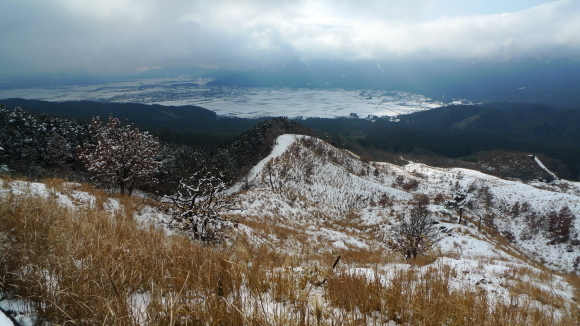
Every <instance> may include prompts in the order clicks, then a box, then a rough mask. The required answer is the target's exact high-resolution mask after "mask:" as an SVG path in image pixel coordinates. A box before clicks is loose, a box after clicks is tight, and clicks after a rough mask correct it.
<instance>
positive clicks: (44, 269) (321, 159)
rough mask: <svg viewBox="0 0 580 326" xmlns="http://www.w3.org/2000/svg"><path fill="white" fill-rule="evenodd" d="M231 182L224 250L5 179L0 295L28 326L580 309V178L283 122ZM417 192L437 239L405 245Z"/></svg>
mask: <svg viewBox="0 0 580 326" xmlns="http://www.w3.org/2000/svg"><path fill="white" fill-rule="evenodd" d="M537 162H538V163H541V162H539V161H537ZM229 193H230V194H231V195H232V196H233V197H234V198H235V200H236V201H237V202H238V206H241V207H243V210H242V211H235V212H231V213H230V214H228V216H227V217H228V218H230V219H236V220H238V221H239V224H238V225H237V228H234V229H232V230H231V232H229V233H228V234H227V236H228V238H227V241H225V242H224V243H222V244H221V245H219V247H216V246H209V245H203V244H200V243H199V242H197V241H192V240H191V239H188V238H186V237H185V236H184V235H183V234H182V233H181V232H180V230H179V229H177V228H172V227H171V225H174V224H172V223H169V221H170V219H171V217H170V216H168V215H166V214H164V213H163V212H162V211H161V210H160V203H158V202H156V201H154V200H152V199H140V198H136V197H128V196H110V195H107V194H106V193H104V192H103V191H100V190H96V189H94V188H91V187H89V186H86V185H82V184H77V183H71V182H66V181H64V180H47V181H46V182H45V183H42V184H41V183H31V182H24V181H16V180H11V179H0V275H4V277H3V278H2V279H1V281H0V298H1V299H0V307H2V308H3V309H4V310H6V311H9V314H10V315H11V316H13V317H15V318H17V320H18V321H19V322H20V323H22V324H24V325H33V324H38V323H50V324H67V323H72V324H74V323H77V324H83V323H87V322H88V323H98V324H103V325H127V324H131V325H165V324H175V325H177V324H180V325H190V324H203V325H215V324H226V325H248V324H256V325H389V326H394V325H433V324H435V325H441V324H445V325H495V326H500V325H502V326H503V325H562V326H569V325H577V323H578V320H579V316H580V305H579V299H578V298H579V297H580V295H579V294H580V280H579V279H578V277H577V273H578V271H579V268H578V263H577V261H578V258H577V257H579V256H580V250H579V247H580V246H579V245H578V226H579V221H578V216H579V215H580V185H579V184H578V183H572V182H568V181H565V180H558V179H556V180H555V181H553V182H551V183H545V182H539V181H534V182H530V183H522V182H518V181H507V180H503V179H499V178H495V177H492V176H489V175H485V174H482V173H479V172H474V171H471V170H465V169H441V168H432V167H429V166H426V165H423V164H417V163H409V164H407V165H405V166H396V165H392V164H387V163H373V162H366V161H363V160H361V159H360V158H359V157H358V156H357V155H355V154H353V153H351V152H348V151H346V150H342V149H337V148H335V147H333V146H331V145H329V144H328V143H325V142H323V141H321V140H319V139H316V138H312V137H309V136H303V135H293V134H285V135H282V136H279V137H277V138H276V140H275V145H274V147H273V149H272V151H271V153H270V154H269V155H268V156H267V157H266V158H264V159H263V160H261V161H260V162H259V163H258V164H256V165H255V166H254V167H253V168H252V169H251V170H250V171H249V173H248V175H247V177H246V178H245V180H244V181H242V182H241V183H239V184H237V185H235V186H234V187H233V188H231V189H230V190H229ZM458 198H459V199H462V200H459V199H458ZM453 202H454V203H455V204H456V205H455V206H456V207H457V208H458V207H461V208H462V214H461V216H462V223H458V221H457V218H458V214H459V210H458V209H454V208H453V207H452V206H453V205H450V203H453ZM421 203H423V204H424V205H426V206H423V207H425V208H427V209H428V215H429V216H430V217H432V218H433V220H434V221H433V222H431V221H430V223H429V227H431V228H432V229H433V230H434V231H435V234H434V237H433V241H432V242H433V244H434V246H433V247H430V248H427V249H426V250H425V251H424V252H422V253H423V255H421V254H420V255H418V256H417V257H416V258H414V259H413V258H411V259H405V257H404V255H402V254H401V253H402V252H401V251H400V250H398V248H397V247H396V246H394V245H393V244H396V241H397V236H398V234H399V232H400V230H402V228H401V227H400V226H401V223H402V221H403V220H404V218H406V217H409V216H411V217H412V216H413V214H414V213H415V212H416V210H415V209H416V208H417V207H419V205H421ZM480 220H481V225H480V223H479V222H480ZM566 223H568V224H566ZM168 321H169V322H168Z"/></svg>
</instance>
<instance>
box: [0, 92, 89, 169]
mask: <svg viewBox="0 0 580 326" xmlns="http://www.w3.org/2000/svg"><path fill="white" fill-rule="evenodd" d="M86 136H87V132H86V126H85V125H83V124H79V123H77V122H76V121H74V120H72V119H64V118H55V117H51V116H48V115H37V114H34V113H32V112H27V111H24V110H22V109H21V108H18V107H17V108H15V109H14V110H9V109H8V108H6V106H4V105H3V104H2V103H0V162H2V163H5V164H9V165H11V166H12V168H14V169H17V170H22V168H23V167H26V168H31V167H42V168H46V167H71V166H72V165H73V164H75V162H76V160H75V151H76V147H77V146H78V145H80V144H81V143H82V142H83V141H85V140H86ZM23 172H25V171H23Z"/></svg>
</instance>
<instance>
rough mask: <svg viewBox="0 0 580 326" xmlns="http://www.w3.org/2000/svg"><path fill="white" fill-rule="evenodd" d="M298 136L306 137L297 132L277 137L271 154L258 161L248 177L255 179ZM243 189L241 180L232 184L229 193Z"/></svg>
mask: <svg viewBox="0 0 580 326" xmlns="http://www.w3.org/2000/svg"><path fill="white" fill-rule="evenodd" d="M298 137H305V136H301V135H295V134H285V135H281V136H278V138H276V141H275V142H274V147H273V148H272V152H270V154H269V155H268V156H266V157H265V158H263V159H262V160H261V161H260V162H258V164H256V165H255V166H254V167H253V168H252V169H251V170H250V172H249V173H248V176H247V178H248V179H249V180H254V179H255V178H256V175H258V173H260V172H261V171H262V170H263V169H264V167H265V166H266V164H267V163H268V162H269V161H270V160H272V159H273V158H276V157H279V156H280V155H282V154H283V153H284V152H285V151H286V149H288V147H290V145H292V144H293V143H294V141H296V139H297V138H298ZM241 189H242V182H239V183H237V184H235V185H234V186H232V187H231V188H230V189H228V193H235V192H238V191H240V190H241Z"/></svg>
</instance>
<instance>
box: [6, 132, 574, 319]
mask: <svg viewBox="0 0 580 326" xmlns="http://www.w3.org/2000/svg"><path fill="white" fill-rule="evenodd" d="M248 179H249V184H250V189H249V190H244V191H240V190H241V188H242V185H237V186H235V187H234V188H232V189H231V191H232V193H236V196H237V199H238V200H239V201H240V204H241V206H243V207H244V210H243V211H242V212H238V213H234V216H236V217H237V218H240V220H241V224H240V226H239V228H238V229H237V231H236V232H239V234H240V235H243V236H247V237H248V239H249V240H250V241H253V242H254V243H255V244H257V245H267V246H270V247H271V248H273V249H274V250H280V251H284V252H286V253H289V254H296V255H300V253H302V252H304V250H309V251H311V252H319V253H332V254H333V255H342V256H343V257H349V254H352V253H356V252H358V251H364V250H369V252H370V251H372V250H377V249H378V251H384V252H387V251H389V249H388V248H387V245H386V244H385V241H384V240H385V238H386V237H388V236H389V233H390V232H391V231H392V226H393V224H394V223H396V220H397V218H398V217H399V216H402V215H404V214H406V212H407V211H408V209H409V205H410V201H411V200H412V199H413V195H415V194H419V193H421V194H426V195H428V196H429V198H431V199H433V198H435V197H436V195H438V194H441V195H443V197H446V198H450V196H452V195H453V194H454V193H455V192H463V193H466V194H467V199H466V201H470V202H472V205H471V206H470V207H469V209H466V212H465V215H464V216H465V217H467V218H468V219H469V222H468V223H467V224H466V225H460V224H457V223H455V222H454V221H455V219H456V214H455V213H454V212H451V211H448V210H446V209H445V208H444V207H443V205H442V203H441V202H439V203H436V202H434V201H431V203H430V205H429V209H430V210H431V211H432V212H433V215H434V217H435V218H436V219H437V220H438V221H439V224H437V227H438V228H439V230H440V232H439V236H440V241H439V242H438V245H437V247H436V248H435V250H434V252H433V255H434V257H435V258H434V261H433V262H432V263H430V264H427V265H425V266H415V265H412V264H407V263H404V261H402V260H401V259H399V260H393V261H384V262H382V263H378V264H372V265H364V264H353V263H352V262H349V261H348V258H345V259H344V261H343V262H341V264H340V265H339V267H338V268H337V271H336V272H337V273H343V274H350V275H359V276H364V277H367V278H368V279H370V280H373V279H377V278H378V279H379V280H380V281H381V282H382V283H383V284H384V285H385V286H388V284H389V282H391V281H392V280H393V278H394V277H396V275H397V273H399V272H405V271H412V272H413V273H415V274H416V275H421V274H422V273H430V272H431V271H432V269H433V268H435V269H436V270H439V271H441V273H448V274H449V275H451V276H450V281H449V282H450V286H451V288H452V289H454V290H457V291H461V290H464V289H469V290H473V291H475V290H476V289H481V290H482V291H484V293H485V294H486V295H487V298H488V300H489V302H490V303H492V302H497V301H498V300H506V301H507V300H510V298H513V297H514V296H517V297H518V298H519V299H520V300H529V302H531V304H532V305H535V306H537V307H539V308H542V307H545V303H543V302H541V301H538V300H537V299H536V298H533V297H529V296H526V294H520V293H519V292H518V291H519V290H518V287H520V286H521V284H523V283H529V284H533V285H534V286H538V287H539V288H541V289H542V290H544V291H545V292H546V293H549V294H550V295H553V296H555V297H558V298H561V299H562V300H564V301H565V302H569V303H571V304H573V303H572V302H573V297H574V291H575V289H574V288H573V287H572V286H571V285H570V284H569V283H567V282H566V280H565V279H564V278H563V277H560V276H558V275H556V274H552V275H550V276H549V277H546V276H545V275H546V274H547V273H546V272H545V270H543V269H541V268H539V267H538V266H539V265H544V266H547V267H549V268H552V269H554V270H560V271H566V272H574V271H576V272H577V271H578V269H577V268H575V267H573V261H574V260H575V259H576V257H578V256H580V248H578V247H579V246H573V245H569V244H555V245H550V244H548V239H547V237H546V233H545V232H544V231H541V232H538V233H537V234H533V235H531V236H530V235H527V234H526V229H525V223H526V222H525V219H526V216H527V215H526V214H527V213H524V212H522V213H521V214H520V215H516V216H513V215H512V212H511V210H512V207H513V206H514V204H516V203H519V204H520V205H522V204H523V203H528V204H529V207H530V209H531V210H534V211H535V212H537V213H538V214H547V213H548V212H549V211H551V210H555V211H558V210H560V209H561V208H562V207H564V206H568V207H569V208H570V211H571V212H572V213H573V214H575V216H576V220H575V228H574V229H573V230H572V237H573V238H577V236H578V235H577V230H578V227H579V226H580V221H579V220H578V218H579V216H580V197H579V196H578V194H577V193H576V190H574V189H576V187H577V184H576V183H569V182H567V181H565V180H556V181H555V182H553V183H552V184H542V183H540V182H533V183H530V184H525V183H523V182H519V181H513V180H503V179H499V178H496V177H493V176H489V175H486V174H483V173H479V172H475V171H471V170H466V169H443V168H433V167H429V166H426V165H423V164H418V163H409V164H408V165H405V166H396V165H392V164H388V163H372V162H363V161H361V160H360V158H359V157H358V156H356V155H355V154H353V153H351V152H348V151H345V150H341V149H337V148H334V147H332V146H330V145H328V144H327V143H324V142H322V141H320V140H318V139H314V138H309V137H306V136H299V135H283V136H280V137H279V138H278V139H277V141H276V145H275V146H274V148H273V150H272V152H271V154H270V155H269V156H268V157H266V158H264V159H263V160H262V161H261V162H260V163H259V164H257V165H256V166H255V167H254V169H252V170H251V171H250V173H249V175H248ZM0 181H1V180H0ZM413 181H415V182H416V185H415V186H413V187H409V185H410V184H412V183H413ZM77 188H78V185H77V184H72V183H71V184H69V185H68V186H67V187H65V189H66V191H63V192H56V193H55V192H54V191H52V190H51V188H50V187H47V186H46V185H44V184H40V183H28V182H21V181H12V182H11V184H10V185H9V186H6V185H0V195H1V194H2V192H4V193H5V192H7V191H10V192H12V193H14V194H18V195H39V196H44V197H47V196H49V195H50V196H52V197H54V198H57V200H58V201H59V202H60V203H61V204H62V205H66V206H70V207H75V206H78V205H81V206H84V207H92V205H95V204H94V202H95V200H94V198H93V197H92V196H91V195H89V194H87V193H83V192H82V191H80V190H78V189H77ZM483 189H485V191H486V192H488V193H489V194H491V197H490V198H491V199H490V202H489V203H488V204H486V205H484V204H483V203H482V201H483V198H482V194H483V193H484V191H483ZM104 205H105V207H106V208H107V209H108V210H109V211H111V212H114V211H115V210H119V209H121V207H120V205H119V203H118V202H117V201H115V200H114V199H111V200H109V201H107V202H105V203H104ZM524 206H525V205H524ZM486 213H493V214H495V215H496V216H497V217H496V220H495V223H496V227H497V229H498V231H500V232H501V231H507V230H509V231H510V232H511V233H512V234H513V235H514V241H513V242H512V243H507V242H506V241H502V239H500V238H498V236H497V235H495V234H491V233H487V232H486V231H483V230H478V225H477V221H478V217H479V216H481V215H483V214H486ZM135 216H136V217H137V218H138V219H139V220H142V221H145V222H151V221H159V220H163V219H166V218H167V217H166V216H164V215H163V214H162V213H159V212H157V211H156V210H155V209H154V208H153V207H145V208H143V209H142V210H141V211H140V212H138V213H137V212H136V215H135ZM542 216H543V215H542ZM252 221H253V222H255V223H261V225H262V226H264V227H262V228H256V227H253V226H252V225H258V224H252V223H249V222H252ZM276 229H278V230H279V231H276ZM234 238H235V237H234ZM526 256H527V258H526ZM534 261H535V262H534ZM522 271H523V272H522ZM293 272H295V273H303V272H304V269H303V268H302V267H296V268H295V270H294V271H293ZM542 275H543V276H542ZM320 291H321V290H320ZM320 291H318V290H313V291H312V292H309V295H310V296H311V298H312V300H318V301H320V302H322V304H324V302H323V301H324V299H323V293H322V292H320ZM129 300H131V301H130V302H131V306H132V307H133V310H134V312H135V314H136V315H139V314H143V313H144V311H145V308H146V306H147V304H148V294H147V293H142V294H135V295H133V296H131V297H130V299H129ZM264 302H265V304H264V307H263V308H262V309H264V311H265V312H272V311H278V310H279V309H289V308H288V307H282V306H281V304H280V303H278V302H276V300H274V299H273V298H269V297H268V294H264ZM248 309H250V310H251V309H252V307H248ZM546 309H548V310H549V309H551V308H546ZM548 310H547V311H548Z"/></svg>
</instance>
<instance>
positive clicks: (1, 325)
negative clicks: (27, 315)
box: [0, 311, 14, 326]
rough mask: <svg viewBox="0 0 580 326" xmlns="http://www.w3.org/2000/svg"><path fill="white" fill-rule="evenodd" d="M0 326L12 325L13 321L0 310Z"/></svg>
mask: <svg viewBox="0 0 580 326" xmlns="http://www.w3.org/2000/svg"><path fill="white" fill-rule="evenodd" d="M0 326H14V323H13V322H12V321H11V320H10V319H9V318H8V317H6V315H4V313H3V312H1V311H0Z"/></svg>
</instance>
